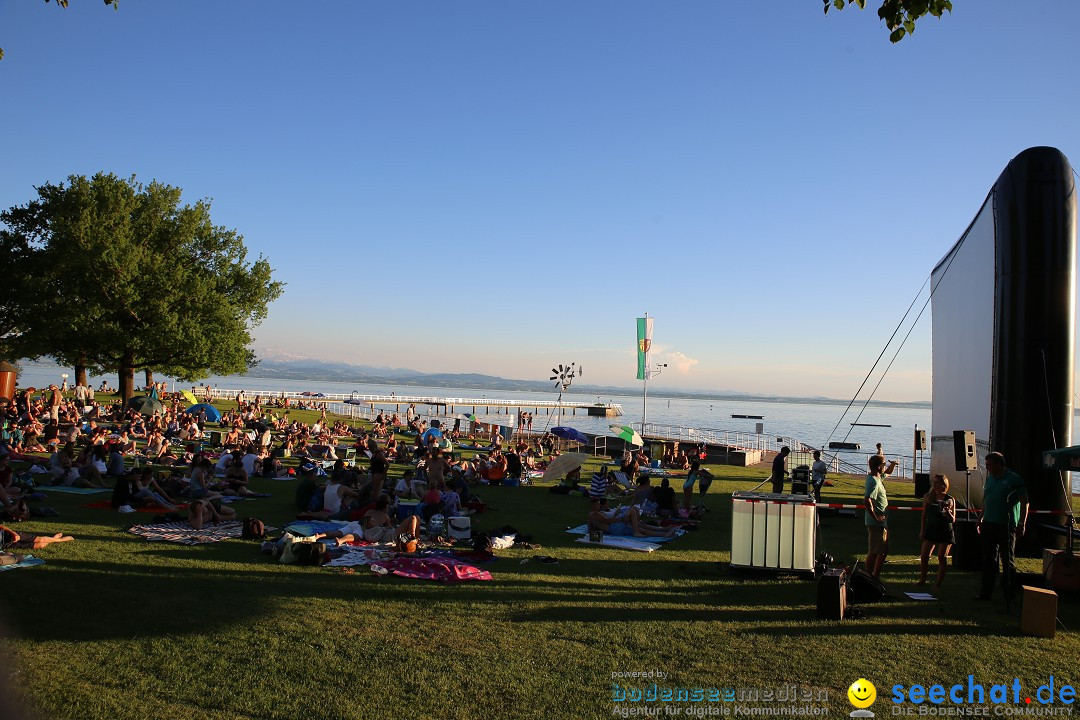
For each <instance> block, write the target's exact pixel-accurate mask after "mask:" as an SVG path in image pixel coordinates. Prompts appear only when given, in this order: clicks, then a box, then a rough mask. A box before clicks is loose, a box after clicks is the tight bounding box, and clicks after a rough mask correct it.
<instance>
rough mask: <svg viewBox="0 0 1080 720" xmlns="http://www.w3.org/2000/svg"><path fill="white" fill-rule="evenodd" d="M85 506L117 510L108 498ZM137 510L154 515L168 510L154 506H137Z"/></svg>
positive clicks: (95, 508)
mask: <svg viewBox="0 0 1080 720" xmlns="http://www.w3.org/2000/svg"><path fill="white" fill-rule="evenodd" d="M82 507H84V508H92V509H94V510H112V511H114V512H115V511H116V508H114V507H113V506H112V502H110V501H108V500H102V501H101V502H95V503H87V504H86V505H83V506H82ZM134 510H135V512H141V513H150V514H152V515H162V514H164V513H165V512H166V510H165V509H164V508H152V507H137V508H134Z"/></svg>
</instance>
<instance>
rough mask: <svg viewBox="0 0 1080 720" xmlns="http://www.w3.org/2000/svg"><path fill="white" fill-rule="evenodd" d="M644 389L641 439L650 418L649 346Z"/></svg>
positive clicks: (647, 321) (647, 320)
mask: <svg viewBox="0 0 1080 720" xmlns="http://www.w3.org/2000/svg"><path fill="white" fill-rule="evenodd" d="M648 327H649V313H647V312H646V313H645V328H646V333H647V332H648ZM642 375H643V376H644V377H643V378H642V383H643V389H642V397H641V439H642V440H644V439H645V423H646V422H648V419H649V347H648V345H646V348H645V372H644V373H642Z"/></svg>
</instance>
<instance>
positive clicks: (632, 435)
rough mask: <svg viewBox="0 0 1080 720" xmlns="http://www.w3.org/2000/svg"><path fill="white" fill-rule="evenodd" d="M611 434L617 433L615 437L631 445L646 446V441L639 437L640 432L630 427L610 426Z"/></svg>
mask: <svg viewBox="0 0 1080 720" xmlns="http://www.w3.org/2000/svg"><path fill="white" fill-rule="evenodd" d="M609 427H610V428H611V432H613V433H615V437H617V438H620V439H622V440H625V441H626V442H628V443H630V444H631V445H644V444H645V441H644V440H642V439H641V436H640V435H638V431H637V430H635V429H634V428H633V427H631V426H630V425H610V426H609Z"/></svg>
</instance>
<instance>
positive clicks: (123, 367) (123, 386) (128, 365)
mask: <svg viewBox="0 0 1080 720" xmlns="http://www.w3.org/2000/svg"><path fill="white" fill-rule="evenodd" d="M134 365H135V358H134V357H133V356H132V354H131V353H130V352H125V353H124V357H123V358H122V359H121V360H120V387H119V390H120V400H121V402H123V404H124V407H127V404H128V403H129V402H131V398H133V397H135V368H134V367H133V366H134Z"/></svg>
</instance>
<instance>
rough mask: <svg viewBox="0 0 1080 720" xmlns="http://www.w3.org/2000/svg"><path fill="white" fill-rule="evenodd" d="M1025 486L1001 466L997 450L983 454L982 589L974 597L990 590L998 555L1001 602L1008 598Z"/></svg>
mask: <svg viewBox="0 0 1080 720" xmlns="http://www.w3.org/2000/svg"><path fill="white" fill-rule="evenodd" d="M1027 516H1028V497H1027V487H1026V486H1025V485H1024V480H1023V478H1021V477H1020V476H1019V475H1017V474H1016V473H1014V472H1013V471H1012V470H1009V469H1008V468H1006V467H1005V458H1004V456H1002V454H1001V453H998V452H992V453H990V454H989V455H987V456H986V481H985V483H984V484H983V512H982V518H981V519H980V520H979V534H980V536H981V537H982V556H983V576H982V590H981V591H980V592H979V594H978V595H976V596H975V599H976V600H989V599H990V595H991V594H992V593H993V592H994V576H995V575H997V568H998V556H999V555H1000V557H1001V570H1002V577H1001V588H1002V590H1003V591H1004V593H1005V604H1006V607H1008V606H1009V605H1010V604H1011V602H1012V593H1013V590H1014V588H1013V585H1014V583H1013V578H1014V577H1015V575H1016V536H1017V535H1023V534H1024V531H1025V530H1026V529H1027Z"/></svg>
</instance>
